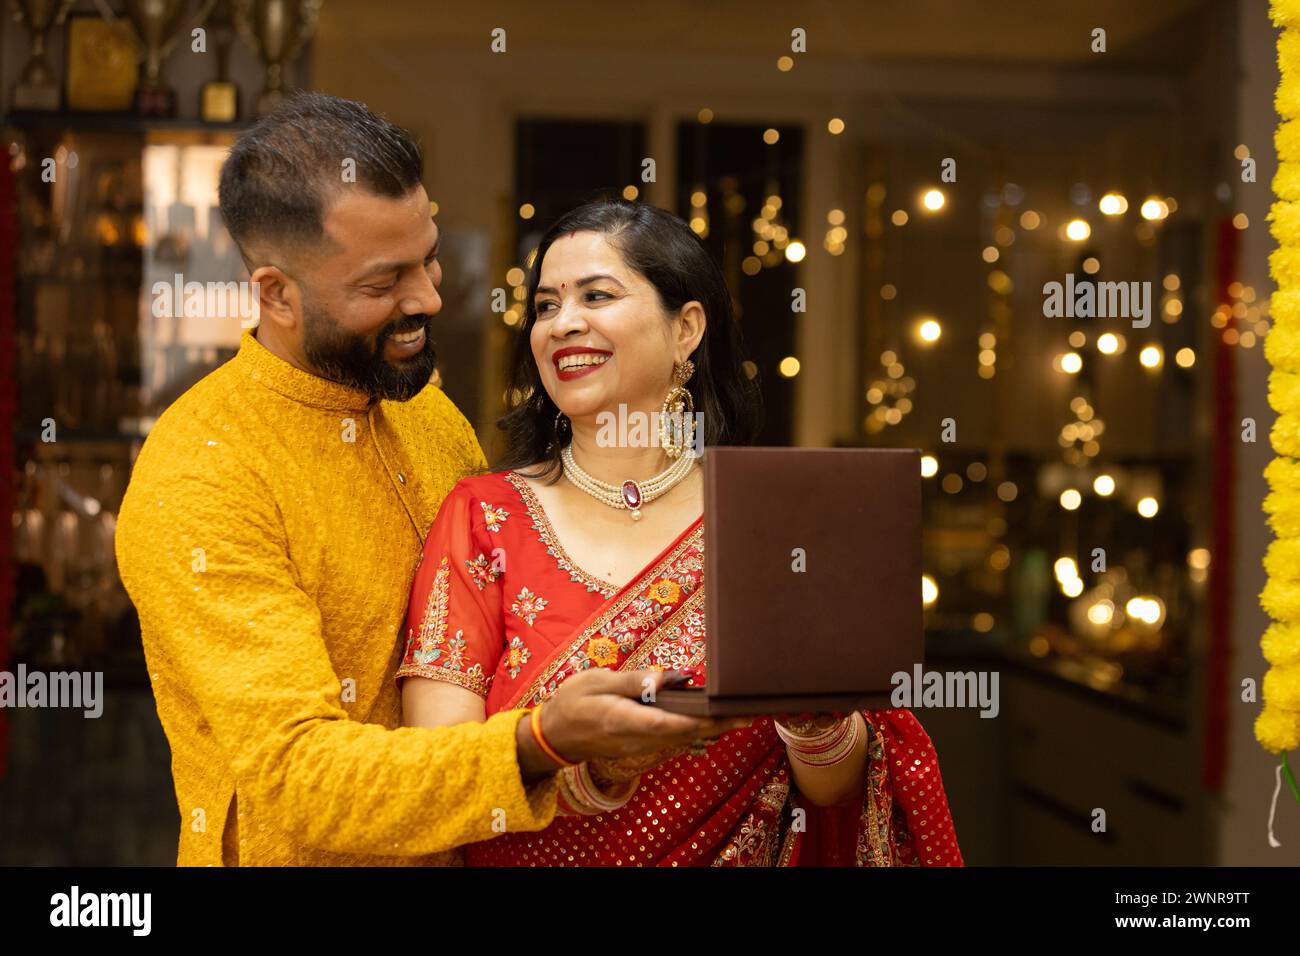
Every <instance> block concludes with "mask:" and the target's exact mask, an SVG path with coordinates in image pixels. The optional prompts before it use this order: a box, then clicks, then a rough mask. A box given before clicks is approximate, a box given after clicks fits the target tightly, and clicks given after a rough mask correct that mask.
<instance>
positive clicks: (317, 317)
mask: <svg viewBox="0 0 1300 956" xmlns="http://www.w3.org/2000/svg"><path fill="white" fill-rule="evenodd" d="M432 320H433V316H430V315H404V316H402V317H401V318H400V319H398V320H396V321H394V322H390V323H389V324H388V325H386V326H384V328H383V329H382V330H381V331H380V333H379V335H378V336H377V337H376V338H375V342H374V345H371V344H370V342H369V340H368V339H367V338H366V337H365V336H363V335H358V334H356V333H353V332H348V331H347V330H346V329H344V328H342V327H341V326H340V325H339V324H338V323H337V322H335V321H334V319H333V318H331V317H330V315H329V314H328V313H326V312H324V311H322V310H318V309H315V308H312V307H311V306H309V305H308V304H307V303H306V302H304V303H303V353H304V355H305V356H306V358H307V361H308V362H310V363H311V366H312V368H313V369H315V370H316V373H317V374H318V375H320V376H321V377H322V378H327V379H329V380H330V381H333V382H338V383H339V384H340V385H346V386H348V387H349V388H354V389H356V390H357V391H360V392H365V393H366V394H368V395H373V396H375V397H377V398H386V399H389V400H392V401H397V402H405V401H407V400H408V399H411V398H414V397H415V396H416V395H417V394H419V392H420V390H421V389H422V388H424V386H425V385H427V384H429V378H430V377H431V376H432V375H433V367H434V365H436V364H437V361H438V358H437V353H436V352H435V351H434V348H433V339H432V337H431V336H430V334H429V324H430V323H431V322H432ZM421 327H423V328H424V348H422V349H421V350H420V351H419V352H417V353H416V354H415V355H412V356H411V357H410V358H408V359H403V360H402V362H401V364H400V365H392V364H390V363H389V362H386V361H385V360H384V343H385V342H386V341H387V340H388V338H389V336H391V335H393V334H394V333H398V334H400V333H402V332H414V331H415V330H416V329H418V328H421Z"/></svg>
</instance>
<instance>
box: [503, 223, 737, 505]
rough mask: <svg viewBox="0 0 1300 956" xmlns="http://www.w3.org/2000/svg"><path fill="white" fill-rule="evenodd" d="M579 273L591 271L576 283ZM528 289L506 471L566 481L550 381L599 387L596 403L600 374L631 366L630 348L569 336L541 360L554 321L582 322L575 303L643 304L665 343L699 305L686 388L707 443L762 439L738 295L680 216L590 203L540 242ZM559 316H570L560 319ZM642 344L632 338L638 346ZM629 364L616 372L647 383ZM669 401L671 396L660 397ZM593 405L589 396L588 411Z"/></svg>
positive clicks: (605, 308) (592, 306)
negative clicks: (746, 368) (543, 334)
mask: <svg viewBox="0 0 1300 956" xmlns="http://www.w3.org/2000/svg"><path fill="white" fill-rule="evenodd" d="M552 247H555V249H554V252H552ZM547 263H550V269H551V270H552V271H555V273H556V276H555V277H554V278H553V279H552V277H550V276H549V275H548V276H547V281H543V275H542V270H543V268H544V267H545V266H546V264H547ZM578 264H583V265H585V266H590V268H583V269H580V270H579V273H580V274H571V273H573V271H574V268H575V267H576V266H577V265H578ZM527 288H528V297H527V300H526V303H527V314H526V316H525V319H524V324H523V329H522V333H521V334H520V335H519V337H518V338H517V339H516V341H515V346H514V355H513V356H512V362H511V378H510V382H509V386H510V387H509V390H508V394H509V395H511V396H518V397H519V398H518V400H517V401H516V402H514V403H513V404H512V405H510V406H509V408H508V410H507V412H506V414H505V415H504V416H503V417H502V418H501V420H500V422H499V423H498V425H499V427H500V428H501V429H502V430H503V431H504V432H505V435H506V442H507V449H506V452H505V455H504V460H503V466H504V467H511V468H513V467H524V466H528V465H533V464H537V463H539V462H545V463H546V469H545V473H546V476H547V478H548V479H549V480H552V481H554V480H556V479H558V478H559V475H560V448H561V445H560V443H559V442H558V441H557V440H556V438H557V435H558V433H557V427H562V423H561V424H560V425H558V426H557V416H558V415H559V413H560V408H559V406H557V405H556V404H555V401H554V399H553V398H552V396H551V395H550V394H549V393H548V391H547V390H546V388H544V387H543V381H544V378H545V377H547V376H554V378H555V379H556V381H559V382H564V383H566V384H569V383H576V382H579V381H580V382H582V383H583V384H584V388H585V387H586V386H587V385H590V386H591V390H588V391H587V392H585V393H575V396H578V395H581V394H586V395H588V396H591V395H595V392H594V389H595V387H596V383H595V374H594V373H595V371H596V369H600V373H599V374H600V375H606V374H608V371H609V370H611V367H612V366H617V365H619V363H620V359H619V354H620V351H619V350H618V349H613V348H606V347H605V346H606V345H610V344H612V343H609V342H605V343H601V344H593V343H592V342H591V341H581V342H578V341H572V342H570V341H564V340H563V338H562V337H561V339H560V340H557V341H556V345H555V347H554V348H553V349H552V350H551V351H550V354H549V356H548V357H547V360H546V361H535V360H534V358H535V353H536V349H537V345H536V341H537V338H538V335H539V334H540V331H544V330H546V329H547V327H548V326H549V325H553V324H554V323H567V322H571V321H573V319H572V316H573V315H574V314H575V313H574V311H573V309H571V308H570V305H571V306H573V307H575V308H580V311H581V313H582V314H584V315H587V316H596V315H602V314H609V313H611V312H614V313H617V312H621V311H625V310H627V309H628V308H630V307H635V308H636V309H637V311H638V314H643V315H647V316H649V315H653V316H654V317H656V318H657V321H658V322H660V323H661V328H662V331H661V335H664V336H666V335H668V334H669V331H668V330H669V329H670V322H671V321H672V317H673V316H675V315H677V314H678V313H680V312H681V310H682V309H683V307H684V306H686V305H687V304H688V303H690V302H696V303H697V305H698V307H699V311H700V313H701V315H702V316H703V318H704V319H705V322H704V324H705V329H704V332H703V335H702V337H701V339H700V341H699V342H698V344H697V345H696V346H695V348H694V349H693V350H691V351H690V352H689V353H688V354H686V355H684V356H682V358H683V359H686V358H689V359H690V360H691V361H692V362H693V363H694V366H695V373H694V375H693V376H692V377H691V380H690V381H689V382H688V383H687V384H686V386H685V388H686V389H687V390H688V391H689V393H690V395H691V398H692V400H693V403H694V407H695V408H696V409H698V410H699V413H700V416H701V420H702V422H703V424H704V435H703V439H702V443H703V444H706V445H709V444H719V445H724V444H746V443H748V442H751V441H753V439H754V437H755V436H756V435H757V434H758V425H759V417H760V407H759V400H758V391H757V389H756V388H755V387H754V385H753V383H752V382H751V381H750V379H749V378H748V377H747V376H746V375H745V374H744V372H743V370H742V367H741V362H742V360H743V355H742V352H741V347H742V346H741V337H740V330H739V326H738V325H737V323H736V321H735V318H734V316H733V313H732V308H731V295H730V293H729V292H728V291H727V287H726V284H725V283H724V282H723V280H722V276H721V273H720V272H719V270H718V269H717V266H716V265H715V264H714V263H713V261H712V259H711V258H710V254H709V252H708V250H707V249H706V248H705V247H704V245H703V244H702V243H701V242H700V240H699V238H698V237H696V235H695V234H694V233H692V232H691V231H690V229H689V228H687V227H686V225H685V223H683V222H682V221H681V220H680V219H678V218H677V217H676V216H674V215H672V214H671V213H669V212H666V211H664V210H662V209H659V208H658V207H656V206H651V205H648V204H645V203H637V202H630V201H626V200H601V201H597V202H593V203H587V204H585V205H582V206H579V207H578V208H576V209H574V210H572V211H571V212H569V213H567V214H565V215H564V216H562V217H561V218H560V219H559V220H557V221H556V222H555V223H554V224H553V225H552V226H551V228H550V229H549V230H547V232H546V234H545V235H544V236H543V237H542V239H541V241H540V242H539V243H538V246H537V255H536V257H535V258H534V260H533V266H532V268H531V269H530V271H529V274H528V279H527ZM566 302H567V303H568V304H567V305H566ZM559 313H563V314H562V315H558V317H557V314H559ZM539 326H540V331H539ZM640 341H642V339H640V338H635V339H632V338H630V339H629V345H628V347H629V348H632V347H634V343H635V342H640ZM602 354H603V355H605V356H606V359H605V361H603V362H600V363H599V364H598V365H597V364H593V365H591V366H586V365H585V362H587V361H593V360H586V359H584V360H582V361H583V362H584V366H583V367H582V368H576V369H575V368H573V364H574V363H573V362H572V361H565V362H564V365H563V367H561V366H560V365H559V364H556V363H557V361H558V360H567V359H569V358H570V356H574V355H597V356H599V355H602ZM630 358H631V356H628V360H624V361H623V363H622V364H623V366H624V368H622V369H619V370H618V371H617V373H616V374H619V375H634V374H639V370H638V369H637V368H636V366H635V365H634V364H633V363H632V362H631V361H630ZM665 380H666V377H665ZM647 387H648V383H647ZM662 395H663V392H662V391H660V392H659V393H658V397H659V398H662ZM582 400H583V399H581V398H579V401H580V403H581V401H582ZM587 400H590V399H587ZM657 405H658V401H656V402H655V403H654V406H657ZM654 406H652V407H654ZM571 411H572V410H571V409H570V410H566V414H568V413H569V412H571Z"/></svg>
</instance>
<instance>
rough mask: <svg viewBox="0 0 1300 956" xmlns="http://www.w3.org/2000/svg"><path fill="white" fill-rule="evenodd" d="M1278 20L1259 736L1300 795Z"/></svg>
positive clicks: (1299, 446) (1291, 289) (1298, 1)
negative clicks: (1270, 454)
mask: <svg viewBox="0 0 1300 956" xmlns="http://www.w3.org/2000/svg"><path fill="white" fill-rule="evenodd" d="M1270 15H1271V17H1272V20H1273V23H1274V24H1275V25H1276V26H1279V27H1281V28H1282V31H1281V33H1280V34H1279V36H1278V41H1277V61H1278V67H1279V69H1280V71H1281V81H1280V82H1279V83H1278V87H1277V96H1276V98H1275V101H1274V103H1275V106H1276V108H1277V112H1278V114H1279V116H1280V118H1281V119H1280V122H1279V124H1278V127H1277V132H1276V134H1275V136H1274V146H1275V147H1276V149H1277V155H1278V160H1279V167H1278V172H1277V175H1276V176H1275V177H1274V178H1273V191H1274V196H1275V201H1274V203H1273V207H1272V210H1271V211H1270V213H1269V217H1268V219H1269V224H1270V232H1271V233H1272V235H1273V238H1274V239H1276V240H1277V243H1278V248H1277V250H1276V251H1275V252H1273V254H1272V255H1271V256H1269V268H1270V271H1271V273H1272V276H1273V279H1274V281H1276V283H1277V294H1276V296H1275V297H1274V298H1273V300H1272V303H1271V310H1270V311H1271V314H1272V319H1273V327H1272V328H1271V329H1270V330H1269V333H1268V335H1267V336H1266V337H1265V340H1264V354H1265V356H1266V357H1267V358H1268V361H1269V362H1270V363H1271V364H1272V370H1271V371H1270V373H1269V383H1268V401H1269V405H1270V406H1271V407H1272V408H1273V409H1274V410H1275V411H1276V412H1277V413H1278V419H1277V422H1276V424H1275V425H1274V426H1273V429H1272V431H1271V433H1270V438H1271V440H1272V443H1273V450H1274V451H1275V452H1276V453H1277V454H1278V455H1279V456H1280V457H1278V458H1275V459H1274V460H1273V461H1271V462H1270V463H1269V465H1268V467H1267V468H1265V469H1264V477H1265V479H1267V481H1268V484H1269V488H1270V492H1269V494H1268V496H1267V497H1266V498H1265V499H1264V511H1265V513H1266V514H1267V515H1268V523H1269V526H1270V527H1271V528H1272V529H1273V531H1274V533H1275V534H1276V535H1277V538H1276V540H1274V541H1273V542H1272V543H1271V544H1270V545H1269V548H1268V553H1267V554H1266V555H1265V557H1264V569H1265V571H1266V572H1267V574H1268V580H1267V583H1266V584H1265V585H1264V590H1263V592H1261V594H1260V598H1259V600H1260V606H1261V607H1263V609H1264V610H1265V611H1266V612H1267V613H1268V615H1269V616H1270V617H1271V618H1273V622H1272V624H1270V626H1269V628H1268V630H1267V631H1266V632H1265V633H1264V636H1263V638H1262V640H1261V642H1260V647H1261V650H1262V651H1263V654H1264V658H1265V660H1267V661H1268V663H1269V665H1270V668H1269V670H1268V672H1267V673H1266V674H1265V675H1264V681H1263V686H1262V692H1263V701H1264V705H1263V708H1262V709H1261V710H1260V713H1259V716H1258V717H1257V718H1256V720H1255V736H1256V738H1257V739H1258V740H1259V742H1260V744H1262V745H1263V746H1264V748H1265V749H1266V750H1268V751H1270V752H1271V753H1275V754H1280V755H1281V759H1282V766H1283V768H1284V769H1286V773H1287V778H1288V782H1289V783H1290V785H1291V789H1292V792H1293V793H1296V794H1297V796H1298V798H1300V791H1297V789H1296V783H1295V779H1294V777H1293V776H1292V775H1291V771H1290V769H1289V768H1287V766H1286V751H1288V750H1293V749H1295V748H1296V747H1297V746H1298V745H1300V0H1272V4H1271V6H1270Z"/></svg>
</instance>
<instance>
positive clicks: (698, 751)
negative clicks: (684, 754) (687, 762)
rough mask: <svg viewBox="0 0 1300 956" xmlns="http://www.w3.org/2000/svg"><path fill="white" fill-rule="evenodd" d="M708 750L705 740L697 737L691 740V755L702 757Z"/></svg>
mask: <svg viewBox="0 0 1300 956" xmlns="http://www.w3.org/2000/svg"><path fill="white" fill-rule="evenodd" d="M708 752H709V745H708V743H707V742H706V741H704V740H701V739H700V738H698V737H697V738H696V739H695V740H692V741H691V756H693V757H703V756H704V755H705V754H706V753H708Z"/></svg>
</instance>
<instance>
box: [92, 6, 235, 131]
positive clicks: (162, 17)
mask: <svg viewBox="0 0 1300 956" xmlns="http://www.w3.org/2000/svg"><path fill="white" fill-rule="evenodd" d="M215 2H216V0H202V2H201V3H200V4H199V15H198V17H197V18H193V19H191V18H190V17H188V16H186V14H185V6H186V3H185V0H125V3H124V8H125V12H126V18H127V20H129V21H130V22H131V26H132V27H133V28H134V29H135V38H136V42H137V43H138V44H139V46H140V62H141V64H142V68H141V71H140V85H139V86H138V87H136V91H135V111H136V113H137V114H139V115H140V116H175V115H176V91H175V90H173V89H172V88H171V87H169V86H168V85H167V84H166V83H165V82H163V78H162V67H163V61H164V60H166V59H167V56H168V54H170V53H171V51H172V47H173V46H175V45H176V41H177V40H179V39H180V38H181V37H182V36H188V35H189V31H188V30H185V29H183V28H184V27H186V26H190V24H191V23H193V24H195V25H197V24H201V23H203V21H204V20H206V19H207V17H208V14H209V13H210V12H211V11H212V6H213V4H214V3H215ZM106 18H107V19H111V18H108V17H106Z"/></svg>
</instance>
